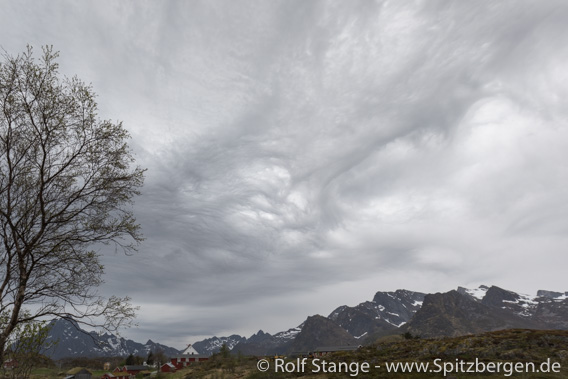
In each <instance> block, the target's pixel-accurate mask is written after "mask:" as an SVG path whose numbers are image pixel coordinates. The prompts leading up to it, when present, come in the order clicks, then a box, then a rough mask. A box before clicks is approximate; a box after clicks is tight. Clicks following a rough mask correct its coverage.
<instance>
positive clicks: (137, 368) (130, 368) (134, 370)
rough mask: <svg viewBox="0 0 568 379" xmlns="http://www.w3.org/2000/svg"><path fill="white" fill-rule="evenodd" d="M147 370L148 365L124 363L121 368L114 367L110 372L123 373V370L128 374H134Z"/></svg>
mask: <svg viewBox="0 0 568 379" xmlns="http://www.w3.org/2000/svg"><path fill="white" fill-rule="evenodd" d="M147 370H148V366H135V365H126V366H124V367H122V368H120V367H117V368H115V369H114V371H113V372H112V373H113V374H115V373H121V372H123V373H124V372H125V373H128V374H130V375H134V376H136V374H138V373H139V372H141V371H147ZM115 375H116V374H115Z"/></svg>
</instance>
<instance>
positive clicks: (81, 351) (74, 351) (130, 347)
mask: <svg viewBox="0 0 568 379" xmlns="http://www.w3.org/2000/svg"><path fill="white" fill-rule="evenodd" d="M47 338H48V339H47V340H48V342H53V341H56V344H55V346H53V347H52V348H50V349H48V350H44V351H42V353H43V354H45V355H46V356H48V357H50V358H51V359H61V358H67V357H117V356H120V357H126V356H128V355H130V354H132V355H138V356H141V357H146V356H148V353H150V351H152V352H157V351H163V352H164V354H165V355H166V356H169V355H177V354H179V353H180V351H179V350H177V349H174V348H172V347H169V346H165V345H161V344H159V343H155V342H153V341H152V340H148V342H146V343H145V344H142V343H139V342H135V341H132V340H127V339H124V338H122V337H118V336H115V335H114V334H110V333H105V334H98V333H96V332H87V331H85V330H83V329H81V328H80V327H79V325H78V324H77V323H75V322H72V321H69V320H65V319H58V320H54V321H52V322H51V329H50V331H49V335H48V337H47Z"/></svg>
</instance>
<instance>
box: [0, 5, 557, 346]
mask: <svg viewBox="0 0 568 379" xmlns="http://www.w3.org/2000/svg"><path fill="white" fill-rule="evenodd" d="M30 6H31V8H34V10H33V11H32V12H28V11H27V10H26V7H28V8H29V7H30ZM47 8H49V9H47ZM44 11H45V12H46V13H44V14H47V15H48V17H45V18H40V15H41V14H42V12H44ZM566 12H568V7H567V6H566V5H565V4H564V3H563V2H560V1H549V2H545V3H542V2H539V3H535V2H529V1H522V2H508V1H503V2H499V3H495V2H490V1H481V2H475V3H471V2H459V1H455V2H449V3H448V2H438V1H428V2H422V3H413V4H410V3H400V2H389V1H376V2H369V1H364V2H333V1H310V2H305V1H276V2H264V1H237V2H233V1H213V2H191V3H187V2H181V1H179V2H178V1H169V2H165V3H155V2H144V3H141V2H136V3H134V2H112V1H111V2H108V3H104V4H103V5H101V4H100V3H98V2H85V3H81V4H80V5H77V4H76V3H72V2H65V1H61V2H52V3H50V5H49V7H48V6H47V5H45V4H42V3H39V2H33V1H32V2H28V3H25V4H24V5H11V6H10V7H9V8H8V10H7V12H4V13H3V14H2V15H0V25H2V26H0V28H2V29H0V30H3V31H4V33H5V35H10V36H11V37H10V38H8V39H7V42H3V43H5V45H3V46H4V47H5V48H6V49H9V50H10V51H20V50H22V49H23V46H24V45H25V43H26V42H31V43H33V44H35V45H41V44H44V43H50V44H51V43H53V44H54V45H55V47H56V48H57V49H60V50H61V63H62V70H63V71H64V72H65V73H66V74H67V73H77V74H78V75H79V76H80V77H82V78H83V79H85V80H86V81H89V82H91V81H92V82H93V85H94V87H95V91H96V92H97V93H98V94H99V102H100V104H101V113H102V114H103V115H104V117H110V118H112V119H115V118H118V119H121V120H124V123H125V125H126V127H127V128H129V130H131V132H132V135H133V140H132V146H133V147H134V149H135V150H136V153H137V157H138V162H139V163H140V164H141V165H142V166H144V167H147V168H148V172H147V181H146V185H145V187H144V189H143V194H142V196H141V197H140V198H139V199H138V200H137V203H136V214H137V216H138V219H139V220H140V222H141V224H142V227H143V229H144V233H145V235H146V237H147V240H146V242H145V243H144V244H143V245H142V246H141V248H140V252H139V253H138V254H137V255H135V256H134V257H123V256H121V255H120V254H114V253H112V252H111V251H105V250H103V253H104V263H105V265H106V269H107V277H106V278H105V280H106V285H105V287H104V288H102V289H101V290H102V291H104V292H107V293H113V294H130V295H131V296H132V297H133V299H134V302H138V303H139V304H141V305H142V306H143V307H142V309H141V315H140V321H141V322H140V324H141V329H140V330H138V331H130V332H129V333H132V335H133V336H138V335H145V333H146V334H149V335H151V336H152V337H151V338H152V339H154V340H160V333H161V334H162V335H163V339H164V340H168V341H174V342H175V341H178V342H176V343H178V345H183V343H181V342H182V340H184V339H191V338H192V336H206V335H210V334H218V333H220V332H221V331H232V332H239V333H248V332H254V331H255V329H259V328H263V329H265V330H271V331H272V332H276V331H278V330H279V329H285V328H288V327H292V326H295V325H294V324H289V323H288V322H289V321H287V320H288V319H293V320H295V321H294V323H295V322H296V320H300V321H301V319H302V318H303V317H305V316H307V315H308V314H310V312H312V313H316V312H319V313H325V311H331V309H332V308H333V307H334V306H336V305H340V304H338V302H339V303H341V302H343V303H349V302H350V301H351V299H354V296H355V295H354V294H355V293H356V294H360V293H368V296H366V298H370V297H371V296H372V294H373V293H374V292H375V291H377V290H388V289H396V288H401V287H404V288H409V289H414V290H421V291H441V290H448V289H450V288H454V287H456V286H457V285H479V284H480V282H484V283H486V284H492V283H494V284H498V285H501V286H503V287H505V288H512V289H517V290H521V291H527V292H528V291H533V292H534V291H536V289H537V288H536V286H539V287H540V286H542V287H548V288H550V289H557V290H565V289H562V288H556V287H555V286H561V285H563V283H562V281H561V280H560V279H557V277H558V278H559V277H561V276H555V275H551V274H549V273H548V274H546V275H544V274H537V273H535V272H534V270H532V267H543V268H544V267H546V270H548V271H551V270H552V271H554V270H556V269H555V267H558V270H559V269H560V267H563V266H562V264H563V263H566V262H565V259H566V258H563V257H561V256H559V255H558V253H557V252H558V251H559V250H561V247H562V246H563V243H564V237H563V235H564V234H565V233H564V232H565V231H566V227H567V225H566V222H565V221H564V220H566V209H565V207H563V206H562V205H561V204H565V203H566V200H567V199H566V194H565V191H564V188H566V184H567V183H566V181H567V179H566V178H567V176H566V167H565V165H563V163H562V162H563V161H564V160H565V151H566V142H565V141H568V138H566V137H567V136H566V133H567V132H566V128H565V120H566V111H565V107H564V104H563V99H564V98H565V97H566V93H567V92H568V91H567V87H566V84H565V83H567V82H568V81H566V80H565V74H564V72H565V69H564V64H565V63H564V62H565V58H566V57H567V56H568V49H567V48H566V46H568V43H566V42H568V41H566V40H567V38H568V34H567V33H565V31H564V30H565V27H564V22H563V20H564V19H565V16H566ZM24 15H25V16H26V17H25V18H24V21H23V22H22V25H16V24H15V22H14V20H16V19H18V18H20V19H22V18H23V17H24ZM55 21H56V22H55ZM14 29H18V31H19V32H20V34H14V33H12V31H13V30H14ZM70 30H76V32H75V33H70V32H69V31H70ZM536 252H538V254H540V255H539V256H540V258H537V255H536ZM539 260H540V261H539ZM550 261H555V262H556V263H557V264H555V265H554V266H555V267H551V265H549V264H547V263H546V262H550ZM523 262H530V264H531V266H529V265H528V264H527V263H523ZM539 262H541V263H539ZM510 267H514V268H515V269H516V272H515V273H511V272H512V271H511V270H510ZM528 273H530V275H531V276H533V277H534V280H533V281H530V283H529V281H525V280H522V281H521V280H520V279H519V277H520V276H522V275H528ZM517 286H520V288H519V287H517ZM533 287H534V288H533ZM329 288H333V294H332V292H330V291H329ZM344 288H349V290H346V289H344ZM361 300H363V299H361ZM161 307H164V308H165V309H168V310H169V314H168V315H167V318H166V321H167V323H168V325H170V326H172V327H173V328H164V329H161V328H160V323H161V321H160V317H161V316H163V315H160V313H161V312H160V311H159V310H160V309H161ZM285 313H287V316H288V319H284V316H283V314H285ZM250 314H253V315H255V316H256V317H254V322H253V321H252V320H251V319H252V318H251V317H250ZM298 323H299V322H298ZM172 329H176V330H183V332H176V335H173V334H169V332H168V330H172ZM145 338H146V337H141V339H145Z"/></svg>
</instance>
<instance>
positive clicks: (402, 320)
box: [328, 290, 425, 341]
mask: <svg viewBox="0 0 568 379" xmlns="http://www.w3.org/2000/svg"><path fill="white" fill-rule="evenodd" d="M424 295H425V294H423V293H421V292H413V291H407V290H397V291H394V292H377V293H376V294H375V297H374V298H373V300H372V301H366V302H364V303H361V304H359V305H356V306H354V307H348V306H346V305H343V306H341V307H339V308H337V309H335V310H334V311H333V312H331V314H330V315H329V316H328V318H329V319H330V320H332V321H334V322H335V323H336V324H338V325H339V326H341V327H342V328H343V329H345V330H347V331H348V332H349V334H351V335H352V336H353V337H355V338H356V339H359V340H361V341H363V340H365V339H367V338H369V337H376V336H379V335H381V334H386V333H389V332H392V331H393V330H396V329H398V328H400V327H401V326H402V325H404V324H406V323H407V322H408V321H409V320H410V319H411V318H412V316H413V315H414V314H415V313H416V311H417V310H418V309H420V307H421V306H422V302H423V301H424Z"/></svg>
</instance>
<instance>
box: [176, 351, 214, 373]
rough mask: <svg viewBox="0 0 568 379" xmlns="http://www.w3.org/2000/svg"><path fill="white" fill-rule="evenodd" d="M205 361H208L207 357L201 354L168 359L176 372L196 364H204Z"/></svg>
mask: <svg viewBox="0 0 568 379" xmlns="http://www.w3.org/2000/svg"><path fill="white" fill-rule="evenodd" d="M207 360H209V356H208V355H203V354H182V355H177V356H175V357H172V358H170V362H171V364H173V365H174V366H175V367H176V369H178V370H181V369H182V368H184V367H187V366H189V365H192V364H195V363H197V362H204V361H207Z"/></svg>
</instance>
